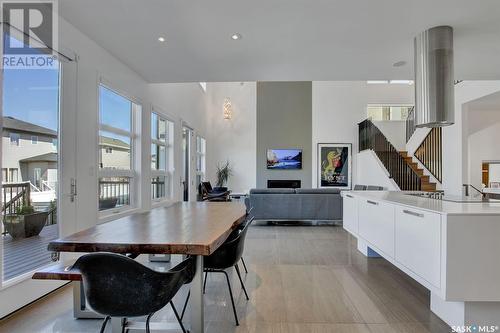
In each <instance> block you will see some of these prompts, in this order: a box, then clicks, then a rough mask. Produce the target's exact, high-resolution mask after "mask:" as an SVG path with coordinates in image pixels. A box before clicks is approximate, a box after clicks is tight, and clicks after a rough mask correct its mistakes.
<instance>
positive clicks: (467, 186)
mask: <svg viewBox="0 0 500 333" xmlns="http://www.w3.org/2000/svg"><path fill="white" fill-rule="evenodd" d="M462 186H463V187H464V188H465V196H466V197H468V196H469V187H472V188H473V189H474V190H475V191H476V192H478V193H479V194H481V196H482V197H483V198H485V197H486V193H484V192H483V191H481V190H480V189H478V188H477V187H475V186H474V185H472V184H462Z"/></svg>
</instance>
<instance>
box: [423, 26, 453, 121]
mask: <svg viewBox="0 0 500 333" xmlns="http://www.w3.org/2000/svg"><path fill="white" fill-rule="evenodd" d="M454 95H455V94H454V77H453V28H452V27H449V26H439V27H434V28H431V29H429V30H426V31H424V32H422V33H421V34H419V35H418V36H417V37H415V124H416V126H417V127H442V126H448V125H453V123H454V121H455V112H454V108H455V99H454Z"/></svg>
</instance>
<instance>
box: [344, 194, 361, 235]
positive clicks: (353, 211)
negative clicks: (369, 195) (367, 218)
mask: <svg viewBox="0 0 500 333" xmlns="http://www.w3.org/2000/svg"><path fill="white" fill-rule="evenodd" d="M343 197H344V198H343V200H342V202H343V205H344V209H343V226H344V229H345V230H347V231H349V232H350V233H351V234H353V235H354V236H357V235H358V201H357V199H356V197H355V196H354V195H352V194H349V193H346V194H344V196H343Z"/></svg>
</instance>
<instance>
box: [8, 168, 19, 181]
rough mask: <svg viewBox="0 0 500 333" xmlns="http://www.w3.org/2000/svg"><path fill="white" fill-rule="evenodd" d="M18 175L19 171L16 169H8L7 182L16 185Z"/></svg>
mask: <svg viewBox="0 0 500 333" xmlns="http://www.w3.org/2000/svg"><path fill="white" fill-rule="evenodd" d="M18 174H19V171H18V170H17V169H15V168H10V169H9V182H11V183H17V182H18V181H19V178H18Z"/></svg>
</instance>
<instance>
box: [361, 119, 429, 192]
mask: <svg viewBox="0 0 500 333" xmlns="http://www.w3.org/2000/svg"><path fill="white" fill-rule="evenodd" d="M358 130H359V151H363V150H366V149H371V150H373V151H374V152H375V154H376V155H377V156H378V158H379V159H380V161H381V162H382V164H383V165H384V166H385V168H386V169H387V171H388V172H389V175H390V177H391V178H392V179H394V181H395V182H396V184H397V185H398V186H399V188H400V189H401V190H402V191H420V190H421V188H422V182H421V179H420V176H419V175H418V174H417V173H416V172H415V171H414V170H413V169H412V168H411V167H410V166H409V165H408V163H406V161H405V159H404V158H403V156H401V154H400V153H399V152H398V151H397V150H396V148H394V146H393V145H392V144H391V143H390V142H389V140H387V138H386V137H385V136H384V134H383V133H382V132H381V131H380V130H379V129H378V127H377V126H375V125H374V124H373V123H372V121H371V120H369V119H366V120H365V121H363V122H361V123H359V124H358Z"/></svg>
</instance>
